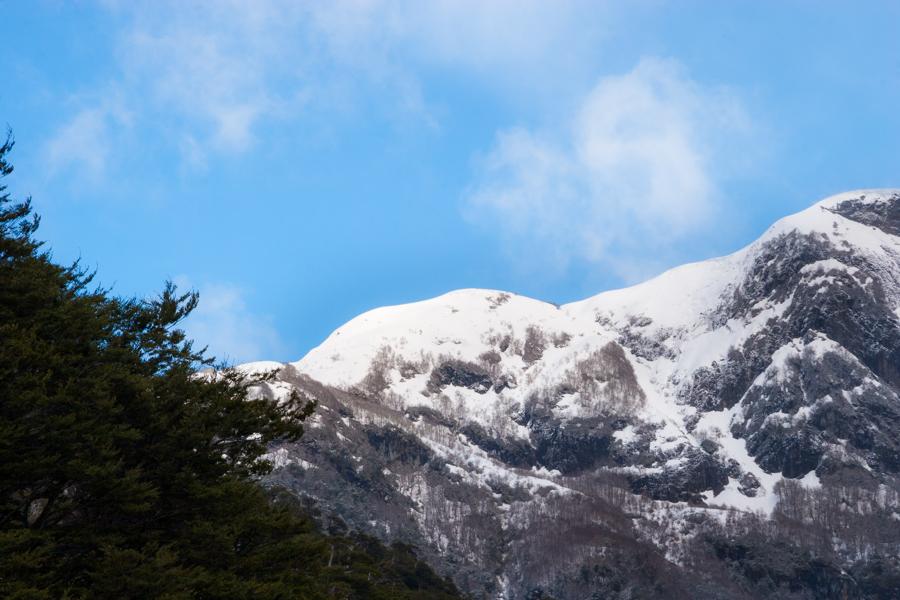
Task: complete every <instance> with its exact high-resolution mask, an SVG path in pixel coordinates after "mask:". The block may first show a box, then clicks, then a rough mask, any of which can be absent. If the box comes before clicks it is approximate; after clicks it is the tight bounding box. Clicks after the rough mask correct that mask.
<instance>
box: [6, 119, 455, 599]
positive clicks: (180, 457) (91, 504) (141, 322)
mask: <svg viewBox="0 0 900 600" xmlns="http://www.w3.org/2000/svg"><path fill="white" fill-rule="evenodd" d="M12 147H13V142H12V138H11V136H9V135H8V136H7V139H6V141H5V143H4V144H3V145H2V146H0V181H2V178H3V177H6V176H7V175H9V174H10V173H11V172H12V165H11V164H10V163H9V161H8V155H9V152H10V151H11V149H12ZM38 223H39V220H38V218H37V217H36V216H35V215H34V214H33V213H32V210H31V206H30V201H28V200H26V201H24V202H18V203H17V202H14V201H13V200H12V199H11V198H10V195H9V193H8V192H7V188H6V186H3V185H0V597H9V598H23V599H24V598H324V597H335V598H369V597H371V598H404V597H406V598H441V597H454V596H455V589H454V588H453V586H452V584H449V583H448V582H446V581H444V580H442V579H440V578H438V577H437V576H435V575H434V573H433V572H432V571H431V570H430V569H428V568H427V566H425V565H423V564H422V563H421V562H419V561H418V560H416V559H415V556H414V555H413V553H412V551H411V549H409V548H407V547H403V546H396V547H392V548H385V547H383V546H381V545H380V544H378V543H377V542H375V541H374V540H372V539H369V538H364V537H360V536H343V537H329V536H325V535H323V534H321V533H320V532H318V531H317V530H316V528H315V527H314V525H313V522H312V520H311V519H309V518H308V517H306V516H304V515H302V514H298V511H297V509H296V506H292V505H290V503H284V502H282V503H279V504H278V505H277V506H275V505H272V504H271V503H270V502H269V501H268V499H267V498H266V496H265V494H264V492H263V490H262V489H261V488H260V487H258V486H257V485H256V484H255V483H254V480H255V479H256V478H258V477H259V476H260V475H263V474H265V473H266V472H268V470H269V469H270V468H271V465H270V464H269V463H268V462H266V461H265V460H264V458H263V455H264V454H265V452H266V450H267V447H268V445H269V444H270V443H272V442H274V441H278V440H296V439H297V438H299V437H300V435H301V434H302V431H303V430H302V426H301V424H302V422H303V420H304V419H305V418H306V417H307V416H308V415H309V414H310V413H311V411H312V410H313V404H312V403H311V402H308V401H306V400H305V399H302V398H300V397H298V396H297V395H296V394H295V395H294V396H292V397H291V398H290V399H289V400H288V401H285V402H282V403H275V402H271V401H268V400H265V399H251V398H249V397H248V394H247V391H248V386H249V385H251V384H252V383H253V382H252V381H247V380H245V379H244V378H243V377H242V376H241V375H240V374H239V373H237V372H235V371H232V370H227V369H221V368H220V369H215V370H213V369H209V367H211V366H212V365H213V364H214V363H213V361H212V360H211V359H209V358H207V357H206V356H205V352H204V351H203V350H199V351H198V350H196V349H195V348H194V347H193V346H192V344H191V342H190V341H189V340H187V339H186V338H185V335H184V333H183V332H182V331H181V330H179V329H178V328H177V324H178V323H179V321H181V320H182V319H183V318H184V317H185V316H186V315H187V314H188V313H190V311H191V310H192V309H193V308H194V307H195V306H196V304H197V302H198V298H197V295H196V294H195V293H188V294H179V293H178V292H177V290H176V289H175V287H174V286H173V285H172V284H167V285H166V286H165V288H164V289H163V291H162V293H161V294H160V295H159V297H157V298H154V299H152V300H137V299H130V298H119V297H115V296H113V295H111V294H110V293H109V291H108V290H104V289H102V288H98V287H95V286H93V284H92V279H93V274H92V273H89V272H86V271H85V270H83V269H82V268H81V267H80V266H79V265H78V264H74V265H71V266H60V265H57V264H56V263H54V262H53V260H52V257H51V255H50V254H49V252H47V251H45V250H43V247H42V245H41V244H40V243H39V242H37V241H36V240H35V238H34V233H35V231H36V229H37V227H38ZM203 368H207V370H205V371H201V372H200V373H199V374H198V371H199V370H200V369H203Z"/></svg>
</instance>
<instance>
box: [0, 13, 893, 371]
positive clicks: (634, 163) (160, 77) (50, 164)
mask: <svg viewBox="0 0 900 600" xmlns="http://www.w3.org/2000/svg"><path fill="white" fill-rule="evenodd" d="M0 17H2V18H0V30H2V36H3V37H2V39H3V40H4V42H5V48H4V51H3V52H2V53H0V72H2V73H3V80H4V81H3V85H2V86H0V121H5V122H7V123H8V124H9V125H10V126H11V127H12V128H13V130H14V133H15V136H16V140H17V142H18V145H17V147H16V151H15V154H14V156H13V160H14V163H15V165H16V173H15V174H14V175H13V177H12V178H11V181H10V182H9V183H10V187H11V189H12V190H13V191H14V193H16V194H18V195H20V196H25V195H31V196H32V197H33V199H34V205H35V207H36V209H37V211H38V212H39V213H40V214H41V215H42V217H43V225H42V229H41V236H42V237H43V238H44V239H47V240H48V241H49V243H50V245H51V247H52V249H53V251H54V253H55V256H56V257H57V258H58V259H59V260H62V261H69V260H72V259H74V258H78V257H80V258H81V259H82V260H83V261H84V262H85V263H86V264H88V265H93V266H96V267H97V268H98V270H99V277H100V279H101V281H102V282H103V283H104V284H107V285H112V286H113V288H114V290H115V291H116V292H118V293H121V294H129V295H140V296H146V295H150V294H153V293H155V292H156V291H157V290H159V289H160V287H161V286H162V284H163V282H164V281H165V280H166V279H173V280H175V281H176V282H179V283H181V284H182V285H186V286H189V287H193V288H195V289H198V290H199V291H200V292H201V308H200V309H199V310H198V312H197V314H196V315H195V316H194V317H192V319H191V320H190V321H189V322H188V323H187V327H188V329H189V332H190V333H191V334H193V335H194V336H195V337H196V338H197V339H198V340H199V341H201V342H204V343H208V344H209V345H210V346H211V349H212V350H213V351H214V352H215V353H216V354H217V355H219V356H222V357H226V358H228V359H231V360H235V361H246V360H252V359H278V360H296V359H298V358H300V357H301V356H302V355H303V354H304V353H305V352H306V351H307V350H308V349H309V348H311V347H312V346H314V345H316V344H317V343H318V342H320V341H321V340H322V339H324V337H325V336H327V335H328V333H330V331H332V330H333V329H334V328H336V327H338V326H339V325H341V324H342V323H343V322H345V321H346V320H348V319H350V318H352V317H353V316H355V315H357V314H359V313H360V312H362V311H364V310H367V309H369V308H374V307H377V306H381V305H385V304H396V303H402V302H409V301H414V300H419V299H423V298H427V297H431V296H434V295H437V294H440V293H443V292H446V291H449V290H452V289H456V288H462V287H485V288H498V289H504V290H510V291H514V292H517V293H521V294H526V295H529V296H532V297H536V298H540V299H544V300H547V301H551V302H560V303H562V302H568V301H572V300H577V299H581V298H583V297H586V296H589V295H592V294H595V293H597V292H600V291H602V290H605V289H610V288H613V287H618V286H621V285H624V284H628V283H632V282H635V281H640V280H642V279H644V278H646V277H648V276H651V275H653V274H655V273H658V272H660V271H662V270H664V269H665V268H667V267H670V266H674V265H676V264H680V263H682V262H686V261H690V260H700V259H703V258H708V257H711V256H716V255H721V254H725V253H729V252H732V251H734V250H736V249H738V248H739V247H741V246H743V245H744V244H746V243H748V242H750V241H752V239H754V238H755V237H756V236H758V235H759V234H760V233H761V232H762V231H763V230H764V229H765V228H766V227H767V226H768V225H769V224H770V223H771V222H773V221H774V220H776V219H777V218H779V217H781V216H784V215H786V214H789V213H791V212H795V211H797V210H800V209H802V208H804V207H805V206H807V205H808V204H810V203H812V202H813V201H815V200H817V199H819V198H821V197H824V196H827V195H830V194H833V193H836V192H839V191H843V190H847V189H855V188H860V187H892V186H900V116H898V115H900V111H898V108H897V107H898V106H900V36H897V35H896V29H897V26H898V24H900V4H898V3H895V2H887V1H885V2H853V3H849V2H812V1H809V2H781V1H779V2H775V1H774V0H773V1H771V2H765V1H759V0H757V1H754V2H740V1H732V2H714V1H712V0H709V1H706V2H699V1H696V2H691V1H685V0H682V1H679V2H666V1H663V0H655V1H647V2H643V1H640V0H638V1H629V2H604V1H602V0H594V1H592V2H566V1H556V2H549V1H548V2H536V1H530V0H519V1H506V0H495V1H493V2H489V1H488V2H485V1H484V0H482V1H472V0H458V1H456V2H450V1H446V0H434V1H431V2H420V1H409V2H395V1H389V0H370V1H354V2H350V1H342V0H332V1H329V2H322V3H317V2H316V3H314V2H308V3H302V2H280V1H275V0H253V1H246V2H244V1H238V0H223V1H221V2H209V3H203V2H175V1H173V2H169V1H167V0H158V1H152V2H149V1H148V2H140V1H134V2H131V1H124V0H122V1H121V2H120V1H116V0H106V1H103V2H87V1H84V2H62V1H49V0H45V1H40V0H38V1H24V0H22V1H10V0H0Z"/></svg>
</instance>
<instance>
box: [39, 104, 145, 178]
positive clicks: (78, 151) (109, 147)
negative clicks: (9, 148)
mask: <svg viewBox="0 0 900 600" xmlns="http://www.w3.org/2000/svg"><path fill="white" fill-rule="evenodd" d="M128 122H129V115H128V114H127V112H125V111H124V110H123V109H122V108H121V107H118V106H115V105H113V104H111V103H110V102H103V103H100V104H98V105H96V106H92V107H89V108H84V109H81V110H79V111H78V112H77V113H76V114H75V115H74V116H73V117H72V118H71V119H70V120H69V121H68V122H66V123H65V124H64V125H63V126H62V127H60V128H59V129H58V130H57V131H56V132H55V134H54V135H53V137H52V138H50V139H49V140H48V141H47V143H46V146H45V154H46V158H47V166H48V168H49V170H50V172H52V173H56V172H59V171H62V170H68V169H73V170H75V171H77V173H78V174H80V175H82V176H86V177H89V178H93V179H98V178H100V177H102V176H104V175H105V174H106V171H107V169H108V167H109V161H110V157H111V154H112V153H113V152H114V143H115V135H116V133H115V132H116V130H118V129H121V128H122V127H124V126H126V125H127V124H128Z"/></svg>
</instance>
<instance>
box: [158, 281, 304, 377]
mask: <svg viewBox="0 0 900 600" xmlns="http://www.w3.org/2000/svg"><path fill="white" fill-rule="evenodd" d="M175 282H176V284H177V285H178V287H179V288H181V289H190V288H191V287H192V285H191V281H190V280H189V279H188V278H187V277H185V276H180V277H177V278H176V279H175ZM198 291H199V292H200V304H199V305H198V306H197V309H196V310H195V311H194V312H193V313H192V314H191V315H189V316H188V318H187V319H185V321H184V323H183V324H182V326H183V328H184V330H185V332H186V333H187V334H188V336H189V337H190V338H191V339H193V340H194V341H195V343H196V345H197V347H198V348H199V347H203V346H208V347H209V351H210V353H211V354H212V355H213V356H215V357H216V358H218V359H220V360H225V361H227V362H232V363H241V362H247V361H251V360H260V359H262V358H266V359H273V360H288V358H289V357H286V356H285V353H286V351H287V350H286V348H287V346H286V344H285V343H284V341H283V340H282V339H281V337H280V336H279V334H278V330H277V329H276V328H275V325H274V323H273V320H272V318H271V317H269V316H268V315H261V314H257V313H254V312H253V311H252V310H251V309H250V307H249V305H248V303H247V298H246V292H245V291H244V290H243V289H241V288H240V287H239V286H236V285H234V284H231V283H221V282H219V283H208V284H204V285H201V286H199V289H198Z"/></svg>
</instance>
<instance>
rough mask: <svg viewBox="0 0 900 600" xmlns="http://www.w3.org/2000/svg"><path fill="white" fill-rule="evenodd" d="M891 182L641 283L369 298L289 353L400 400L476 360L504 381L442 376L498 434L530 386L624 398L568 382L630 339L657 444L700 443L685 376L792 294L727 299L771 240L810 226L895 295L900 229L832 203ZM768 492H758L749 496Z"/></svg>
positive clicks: (414, 398)
mask: <svg viewBox="0 0 900 600" xmlns="http://www.w3.org/2000/svg"><path fill="white" fill-rule="evenodd" d="M895 196H896V192H893V191H874V190H865V191H858V192H849V193H845V194H840V195H837V196H833V197H831V198H828V199H825V200H823V201H821V202H818V203H816V204H814V205H813V206H812V207H810V208H809V209H807V210H805V211H802V212H800V213H797V214H795V215H791V216H789V217H786V218H784V219H782V220H780V221H778V222H777V223H775V224H774V225H773V226H772V227H770V228H769V230H768V231H766V233H765V234H764V235H763V236H762V237H761V238H760V239H758V240H757V241H755V242H753V243H752V244H750V245H749V246H747V247H746V248H743V249H742V250H739V251H737V252H735V253H734V254H731V255H729V256H726V257H722V258H717V259H712V260H707V261H703V262H698V263H693V264H688V265H684V266H681V267H678V268H675V269H672V270H670V271H667V272H665V273H663V274H662V275H660V276H658V277H656V278H654V279H651V280H650V281H647V282H645V283H642V284H640V285H636V286H633V287H630V288H626V289H621V290H615V291H610V292H605V293H602V294H599V295H597V296H594V297H591V298H588V299H586V300H583V301H580V302H575V303H572V304H567V305H563V306H559V307H557V306H555V305H552V304H548V303H545V302H540V301H537V300H533V299H530V298H526V297H522V296H518V295H515V294H509V293H505V292H499V291H492V290H477V289H469V290H459V291H455V292H451V293H448V294H445V295H443V296H440V297H438V298H434V299H431V300H426V301H423V302H416V303H412V304H406V305H401V306H392V307H385V308H380V309H376V310H373V311H370V312H367V313H365V314H363V315H361V316H359V317H357V318H355V319H353V320H352V321H350V322H349V323H347V324H346V325H344V326H342V327H341V328H339V329H338V330H337V331H335V332H334V333H333V334H332V335H331V336H330V337H329V338H328V339H327V340H326V341H325V342H324V343H323V344H322V345H320V346H319V347H317V348H315V349H314V350H312V351H311V352H310V353H309V354H307V356H305V357H304V358H303V359H301V360H300V361H298V362H297V363H294V366H295V367H296V368H297V369H298V370H299V371H301V372H303V373H305V374H307V375H309V376H310V377H312V378H313V379H315V380H318V381H320V382H323V383H326V384H328V385H333V386H338V387H342V388H352V387H353V386H359V385H361V384H363V382H365V381H366V379H367V377H370V378H371V376H372V375H373V374H374V375H376V377H375V379H377V380H378V381H379V382H381V385H382V386H384V387H385V388H386V390H387V391H389V392H391V394H392V398H393V401H394V402H399V404H400V405H402V406H403V407H406V408H409V407H416V406H424V407H428V408H430V409H435V410H442V409H441V406H439V404H438V403H436V399H435V397H434V395H433V394H430V393H429V392H428V387H429V381H430V380H431V378H430V377H429V373H430V372H432V371H433V369H435V368H436V367H437V366H438V365H440V364H442V363H443V362H446V361H448V360H450V359H456V360H459V361H463V362H464V363H467V364H471V365H479V366H480V367H483V368H485V369H487V370H490V371H491V372H492V374H493V378H494V379H496V378H497V377H499V378H502V379H503V380H504V381H506V382H507V384H506V385H501V386H498V385H491V386H489V387H490V389H487V390H483V389H477V388H473V387H471V386H470V387H466V386H465V385H450V388H452V394H451V396H452V398H453V399H454V400H455V401H456V403H457V409H456V410H458V412H459V413H460V416H461V417H462V418H463V419H465V420H470V421H474V422H477V423H478V424H480V425H482V426H488V427H489V428H490V429H493V430H494V431H495V433H496V434H498V435H505V434H506V435H513V436H527V434H528V432H527V429H525V428H523V427H521V426H516V425H515V424H514V421H516V419H517V416H520V415H519V413H520V412H521V410H522V407H523V405H525V404H526V403H527V402H528V401H529V399H532V398H534V397H535V396H536V395H540V394H543V395H548V394H549V395H554V396H556V398H554V400H553V405H552V407H551V408H550V410H551V413H552V414H553V415H554V416H556V417H559V418H562V419H571V418H576V417H586V416H596V415H597V414H599V412H602V410H607V409H609V410H611V411H612V412H616V410H618V408H619V407H617V406H615V404H616V402H617V401H621V400H622V399H621V398H618V397H615V396H616V395H615V394H612V395H610V394H606V395H604V393H603V390H602V389H596V388H597V387H603V386H606V387H609V384H608V383H605V382H601V386H593V387H591V389H589V390H585V389H571V390H570V389H569V388H577V387H578V386H577V385H576V384H573V383H572V380H573V379H577V375H573V373H575V372H577V371H578V370H579V369H580V368H582V367H581V365H583V364H585V362H587V361H589V360H591V357H596V355H597V353H598V352H599V351H601V350H602V349H603V348H606V347H608V346H609V345H610V344H613V345H614V346H617V347H621V348H622V349H623V350H624V355H625V358H626V361H627V363H628V365H629V366H630V368H631V369H633V372H634V379H635V384H636V386H637V388H638V391H637V393H638V394H639V396H640V397H641V398H642V399H643V401H642V402H640V403H639V404H640V406H634V407H629V410H632V411H633V412H632V416H639V417H640V419H642V420H645V421H648V422H650V423H653V424H655V425H656V426H657V427H658V430H657V432H656V438H657V439H656V440H655V441H654V444H655V448H657V449H658V448H665V447H667V446H669V447H675V446H678V445H679V444H682V443H685V442H687V443H689V444H691V445H693V446H699V444H700V442H701V441H702V439H706V437H708V436H710V435H713V434H712V433H711V432H710V430H709V428H703V427H701V428H700V429H695V427H696V419H697V418H698V414H697V413H698V411H697V407H696V406H694V405H692V404H691V403H689V402H684V399H683V396H684V394H683V393H682V392H683V389H684V386H685V382H686V381H689V380H690V378H691V376H692V374H693V373H695V372H696V371H697V370H698V369H699V368H704V367H708V366H709V365H715V364H717V361H722V360H723V359H724V358H725V357H726V356H727V355H728V353H729V352H730V351H733V349H734V348H738V347H740V346H741V345H742V344H745V343H746V342H747V340H750V339H753V338H754V336H759V335H760V333H761V332H764V331H765V330H766V328H767V327H769V326H770V325H771V323H772V322H773V319H774V320H778V319H780V318H782V317H783V315H784V314H785V312H786V311H787V310H788V309H789V308H790V306H791V303H792V296H787V297H785V298H781V299H772V298H760V299H757V300H755V302H754V303H753V304H752V305H751V306H747V307H745V308H744V310H742V311H739V312H738V313H736V314H734V313H730V312H729V310H728V308H729V303H733V301H734V297H735V295H736V294H740V292H741V291H742V286H743V287H747V286H748V285H750V284H751V283H752V282H753V280H754V277H757V275H758V273H755V272H754V271H759V270H760V268H762V269H763V270H764V269H765V268H766V264H762V265H761V264H760V260H761V259H763V258H765V254H766V252H767V251H769V250H771V248H772V245H773V244H774V243H775V242H776V241H778V240H782V239H784V238H785V237H786V236H809V237H811V238H814V239H815V240H816V241H817V243H823V244H826V245H828V246H830V247H833V248H835V249H836V250H839V251H841V252H852V253H853V255H854V256H855V257H857V258H861V259H865V260H867V261H869V262H870V263H872V264H873V265H874V266H875V272H876V274H877V276H878V278H879V284H880V285H881V286H882V287H883V288H884V289H885V290H887V291H888V292H889V296H890V297H891V299H892V302H893V305H892V310H895V307H896V306H897V304H898V298H900V294H898V293H897V290H898V289H900V288H898V269H897V264H898V261H897V257H898V256H900V239H898V238H897V237H896V236H895V235H892V234H891V233H888V232H887V231H884V230H882V229H878V228H877V227H874V226H872V225H868V224H865V223H861V222H858V221H855V220H852V219H850V218H847V217H845V216H843V215H841V214H838V212H835V208H836V207H839V206H841V205H846V204H847V203H853V202H856V203H861V204H862V205H868V206H873V205H878V204H883V203H885V202H888V201H889V200H890V199H891V198H894V197H895ZM766 260H768V261H769V262H770V263H771V262H772V260H773V259H766ZM857 270H858V269H857V268H855V267H848V266H847V265H845V264H844V263H842V262H840V261H839V260H838V259H836V258H828V259H826V260H820V261H813V262H811V263H810V264H804V265H803V267H802V268H801V269H800V273H801V275H803V276H804V277H807V281H806V285H815V284H817V283H820V282H825V283H827V282H828V281H829V279H828V278H829V277H832V278H833V275H832V274H833V273H835V272H838V271H843V272H845V273H847V274H848V275H849V276H851V277H853V276H854V274H855V272H856V271H857ZM823 278H824V279H823ZM748 282H749V283H748ZM598 360H599V362H601V363H602V362H603V360H600V359H598ZM595 362H597V361H596V360H595ZM373 365H375V366H374V367H373ZM595 366H596V365H595ZM373 368H374V369H375V370H376V371H377V369H378V368H382V369H383V372H381V373H376V372H374V371H373ZM475 370H477V369H475ZM404 371H405V372H404ZM451 379H452V377H451ZM432 387H434V386H432ZM439 387H440V386H439ZM442 389H443V388H442ZM377 391H380V390H377ZM560 391H562V392H563V393H560ZM598 403H599V404H603V403H605V404H606V405H607V406H603V407H601V406H598ZM600 409H602V410H600ZM706 422H707V420H703V421H702V423H701V424H705V423H706ZM727 425H728V424H723V426H721V427H718V428H717V430H718V431H717V433H715V436H716V437H717V439H718V440H719V442H720V443H721V445H722V446H724V447H725V449H726V450H725V452H726V453H727V452H729V450H728V448H732V449H736V448H737V446H739V445H740V444H738V443H737V442H736V441H735V439H734V438H733V437H731V434H730V431H729V428H728V426H727ZM689 430H692V431H694V433H695V435H691V434H689V433H688V431H689ZM701 436H702V437H701ZM733 454H734V456H728V457H727V458H728V459H732V460H737V462H738V463H739V464H740V466H741V468H742V469H743V470H744V471H745V472H755V473H756V475H757V478H759V477H760V476H761V475H760V472H759V467H758V466H757V465H756V464H755V463H753V462H752V460H749V459H748V457H747V456H746V454H745V453H744V452H742V451H736V452H734V453H733ZM768 492H771V486H767V488H766V487H764V488H763V493H764V494H765V493H768ZM728 498H729V497H726V496H723V497H721V498H719V500H721V501H727V500H728ZM766 502H769V500H762V501H760V500H757V501H754V503H755V504H756V505H759V504H760V503H763V504H765V503H766ZM744 504H745V505H746V504H747V502H744Z"/></svg>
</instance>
